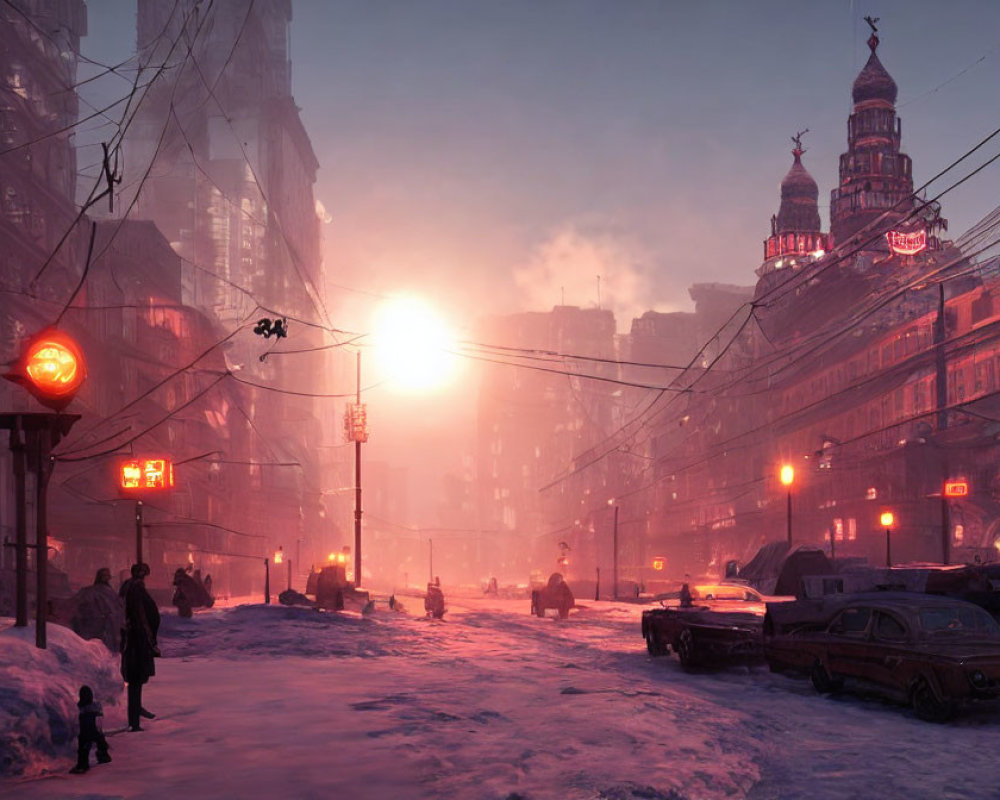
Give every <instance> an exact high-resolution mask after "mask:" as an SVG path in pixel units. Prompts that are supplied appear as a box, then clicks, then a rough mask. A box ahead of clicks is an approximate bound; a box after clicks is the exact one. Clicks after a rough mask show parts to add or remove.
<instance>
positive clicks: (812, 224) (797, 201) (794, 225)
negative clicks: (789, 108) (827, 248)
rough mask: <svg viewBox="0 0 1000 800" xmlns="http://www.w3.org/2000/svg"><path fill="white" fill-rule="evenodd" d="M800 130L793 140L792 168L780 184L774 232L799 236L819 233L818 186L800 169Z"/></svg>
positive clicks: (806, 171)
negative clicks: (792, 232) (791, 233)
mask: <svg viewBox="0 0 1000 800" xmlns="http://www.w3.org/2000/svg"><path fill="white" fill-rule="evenodd" d="M806 133H809V129H808V128H806V129H805V130H804V131H799V132H798V133H796V134H795V135H794V136H793V137H792V142H794V143H795V147H794V148H793V149H792V157H793V158H794V161H793V162H792V168H791V169H790V170H788V174H787V175H785V177H784V178H783V179H782V181H781V206H780V208H779V209H778V220H777V230H776V233H785V232H788V231H795V232H798V233H806V232H808V233H819V229H820V222H819V205H818V201H819V187H818V186H817V185H816V181H815V180H813V177H812V175H810V174H809V172H808V170H806V168H805V167H804V166H802V155H803V154H804V153H805V152H806V151H805V150H804V149H803V147H802V136H803V134H806Z"/></svg>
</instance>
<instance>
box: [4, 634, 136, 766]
mask: <svg viewBox="0 0 1000 800" xmlns="http://www.w3.org/2000/svg"><path fill="white" fill-rule="evenodd" d="M46 634H47V636H46V638H47V640H48V647H47V649H45V650H40V649H38V648H37V647H35V627H34V625H33V624H31V625H29V626H28V627H26V628H15V627H14V626H13V620H11V619H9V618H0V676H2V678H0V744H2V747H0V775H38V774H40V773H42V772H43V771H45V770H48V769H52V768H53V767H54V766H56V764H58V765H59V768H60V769H61V768H62V767H63V766H64V764H65V762H66V759H67V757H70V758H71V757H73V755H74V754H75V752H76V736H77V733H78V730H79V727H78V726H79V723H78V713H79V711H78V709H77V707H76V702H77V700H78V698H79V692H80V686H82V685H83V684H87V685H88V686H90V687H91V688H92V689H93V690H94V697H95V699H96V700H97V701H98V702H99V703H101V704H102V705H103V706H104V713H105V715H107V714H108V711H109V708H110V709H116V708H117V707H118V706H119V705H120V704H121V702H122V697H123V683H122V679H121V675H120V674H119V672H118V659H117V658H115V656H113V655H112V654H111V653H109V652H108V649H107V648H106V647H105V646H104V645H103V644H102V643H101V641H100V640H99V639H94V640H92V641H84V640H83V639H81V638H80V637H79V636H77V635H76V634H75V633H74V632H73V631H71V630H70V629H69V628H64V627H62V626H61V625H49V626H47V628H46Z"/></svg>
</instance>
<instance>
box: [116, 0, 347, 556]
mask: <svg viewBox="0 0 1000 800" xmlns="http://www.w3.org/2000/svg"><path fill="white" fill-rule="evenodd" d="M291 16H292V9H291V3H290V0H260V1H258V2H255V3H250V4H248V3H243V2H236V1H235V0H224V1H223V2H216V3H214V4H212V5H210V6H205V4H203V3H198V2H193V0H181V2H179V3H162V2H157V0H139V4H138V17H137V46H138V53H139V59H140V62H141V63H142V64H143V65H144V66H145V68H147V69H148V70H150V72H151V73H152V72H153V71H155V70H160V69H161V68H162V69H163V72H162V74H161V75H159V76H158V77H157V78H156V80H155V81H154V83H153V85H152V86H151V88H150V89H149V91H148V93H147V94H146V95H145V97H144V98H143V100H142V103H141V105H140V106H139V108H138V111H137V113H136V116H135V120H134V123H133V124H132V126H131V128H130V130H129V132H128V134H127V137H126V145H127V146H126V154H127V160H126V180H125V184H126V185H129V184H130V185H131V194H127V195H126V197H125V202H124V203H122V207H123V208H124V209H126V211H127V213H128V214H129V216H130V217H135V218H140V219H149V220H152V221H154V222H155V223H156V225H157V226H158V227H159V228H160V230H161V231H163V233H164V235H165V236H166V237H167V239H168V241H169V242H170V244H171V246H172V247H173V249H174V250H175V251H176V252H177V253H178V254H179V255H180V257H181V259H182V287H181V290H182V300H183V303H184V304H186V305H191V306H194V307H196V308H198V309H201V310H202V311H203V312H204V313H206V314H208V315H209V316H210V317H211V318H212V319H213V320H215V321H217V322H218V323H219V324H220V325H221V326H222V327H223V328H224V330H225V331H226V332H230V333H232V332H234V331H237V329H239V330H238V332H236V333H234V335H233V336H232V337H231V338H230V339H229V340H228V341H227V342H226V344H225V348H224V350H223V352H224V354H225V359H226V364H227V367H228V368H229V369H230V370H231V371H232V372H233V373H234V374H235V375H236V376H237V377H238V378H239V379H240V380H242V381H244V382H245V383H246V384H257V385H258V387H261V386H262V387H264V388H254V387H245V391H246V392H247V398H246V401H245V403H244V406H243V411H244V412H245V414H246V417H247V418H248V419H249V420H250V421H251V424H252V425H253V427H254V431H255V432H256V436H255V437H254V439H253V441H252V443H251V445H250V451H249V454H248V457H247V462H248V463H247V465H246V466H245V467H243V468H242V474H241V475H239V474H235V475H234V476H233V480H234V481H236V482H237V483H241V484H245V485H247V486H250V487H253V488H254V492H253V494H252V496H251V497H250V498H249V499H248V502H247V503H246V504H244V505H243V506H242V507H241V508H240V509H237V511H236V516H235V517H234V518H233V519H231V520H230V521H229V524H232V525H233V527H236V528H242V529H247V530H250V529H252V530H254V531H259V530H261V529H265V530H266V531H267V533H266V538H267V540H268V541H269V542H270V545H273V546H274V547H275V548H276V547H277V546H284V547H285V548H286V549H287V548H289V547H290V546H291V544H292V543H293V542H296V541H297V540H300V539H304V540H306V542H307V543H313V542H315V543H316V547H317V548H318V549H317V553H316V554H313V553H312V552H311V551H310V549H309V546H308V545H307V547H306V553H308V554H309V556H310V560H313V556H314V555H318V550H319V549H322V547H323V545H321V544H320V540H321V539H323V538H324V537H326V532H327V529H328V528H329V527H330V526H331V524H332V520H331V516H333V514H331V515H327V513H326V510H325V509H324V505H323V499H322V489H321V485H320V484H321V476H320V468H319V467H320V461H319V454H320V452H321V450H320V448H321V447H322V446H323V445H324V444H326V443H331V442H333V441H334V439H335V437H336V436H337V435H339V431H338V430H337V428H336V425H335V421H334V414H333V413H332V409H327V408H325V407H321V406H320V405H319V403H320V402H321V401H319V400H316V399H314V398H312V397H309V396H308V395H310V394H322V393H329V392H331V391H332V389H331V387H330V385H329V382H330V381H331V372H332V370H331V369H330V368H329V367H330V363H328V361H327V356H328V354H329V353H328V351H322V350H320V351H318V352H309V351H310V350H313V349H314V348H321V347H322V346H325V345H329V344H330V343H332V339H331V338H330V336H329V334H328V333H326V332H325V331H324V329H323V326H326V327H329V320H328V319H327V317H326V311H325V308H324V305H323V297H322V295H323V290H322V287H323V281H324V277H323V270H322V260H321V255H320V228H319V226H320V220H319V217H318V216H317V206H316V202H315V199H314V197H313V184H314V182H315V179H316V171H317V169H318V166H319V165H318V162H317V161H316V157H315V154H314V153H313V150H312V146H311V144H310V141H309V137H308V135H307V133H306V131H305V128H304V127H303V124H302V121H301V118H300V116H299V112H298V108H297V107H296V105H295V102H294V98H293V97H292V93H291V65H290V52H289V47H288V42H289V34H288V29H289V23H290V21H291ZM130 206H133V207H131V210H129V208H130ZM283 317H284V318H287V331H288V338H287V339H281V340H279V339H277V338H275V339H271V338H268V339H264V338H262V337H261V336H255V335H254V332H253V328H254V325H255V323H256V322H257V321H258V320H259V319H265V318H266V319H268V320H269V321H270V322H273V321H274V319H275V318H283ZM220 338H221V337H220ZM281 349H289V350H296V351H298V352H297V353H296V354H295V355H286V356H281V355H280V354H279V353H278V351H280V350H281ZM272 350H273V351H274V352H273V353H272V352H269V351H272ZM345 384H346V380H345V381H343V382H341V383H340V384H339V386H340V389H341V391H343V387H344V386H345ZM352 385H353V382H352ZM268 387H270V390H268ZM275 390H278V391H275ZM280 390H288V392H289V393H286V394H282V393H280ZM231 413H233V414H235V415H236V418H235V419H234V420H233V424H243V420H242V412H239V411H236V410H235V409H233V410H231ZM328 452H331V451H328ZM278 463H280V464H283V465H284V466H280V467H279V466H269V465H273V464H278ZM232 471H233V472H235V473H239V472H240V471H241V470H239V469H237V468H235V467H234V469H233V470H232ZM333 513H334V514H347V513H349V512H348V510H347V509H340V510H334V512H333ZM345 522H346V523H347V525H348V526H349V518H347V519H345ZM326 538H329V537H326ZM297 549H299V550H300V551H301V549H302V548H301V547H299V548H297ZM300 566H301V565H300Z"/></svg>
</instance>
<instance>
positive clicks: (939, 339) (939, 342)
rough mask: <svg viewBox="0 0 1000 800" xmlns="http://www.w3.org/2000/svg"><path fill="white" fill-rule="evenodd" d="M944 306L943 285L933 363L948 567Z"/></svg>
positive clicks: (943, 546) (943, 556) (944, 556)
mask: <svg viewBox="0 0 1000 800" xmlns="http://www.w3.org/2000/svg"><path fill="white" fill-rule="evenodd" d="M944 312H945V304H944V283H943V282H942V283H939V284H938V313H937V319H936V320H934V349H935V353H934V363H935V387H934V388H935V395H936V403H937V432H938V436H937V440H938V448H939V449H940V451H941V481H940V483H939V486H940V487H941V561H942V562H943V563H944V564H948V563H949V562H950V560H951V519H950V514H949V511H950V509H949V508H948V498H947V497H946V496H945V493H944V484H945V482H946V481H947V480H948V455H947V450H946V449H945V441H944V432H945V431H946V430H947V429H948V363H947V361H946V360H945V352H944V347H945V339H946V337H947V331H946V330H945V313H944Z"/></svg>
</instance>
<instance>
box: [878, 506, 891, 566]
mask: <svg viewBox="0 0 1000 800" xmlns="http://www.w3.org/2000/svg"><path fill="white" fill-rule="evenodd" d="M881 519H882V527H883V528H885V565H886V566H887V567H891V566H892V544H891V533H890V532H891V530H892V519H893V517H892V512H891V511H883V512H882V518H881Z"/></svg>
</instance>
